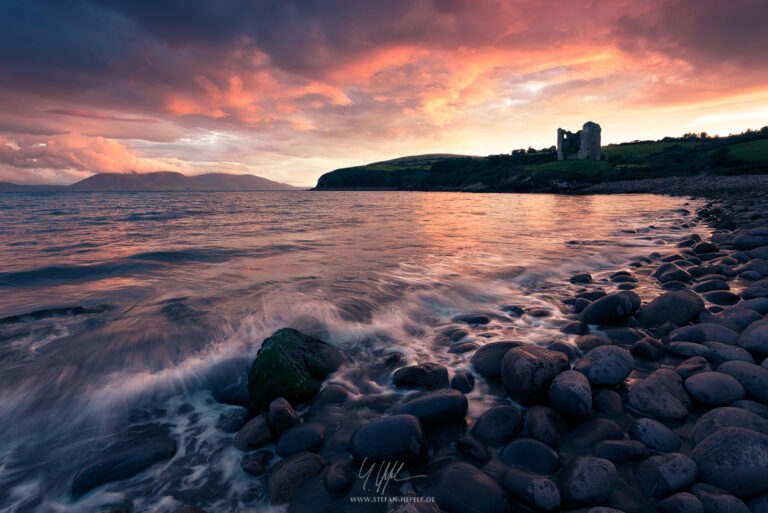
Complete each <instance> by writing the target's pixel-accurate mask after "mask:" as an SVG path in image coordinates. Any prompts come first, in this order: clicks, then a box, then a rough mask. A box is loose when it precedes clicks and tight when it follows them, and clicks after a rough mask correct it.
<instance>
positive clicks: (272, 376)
mask: <svg viewBox="0 0 768 513" xmlns="http://www.w3.org/2000/svg"><path fill="white" fill-rule="evenodd" d="M348 361H349V357H348V356H347V354H346V353H345V352H344V351H342V350H341V349H339V348H337V347H334V346H332V345H330V344H327V343H325V342H323V341H322V340H319V339H316V338H314V337H310V336H308V335H305V334H303V333H301V332H300V331H297V330H295V329H292V328H283V329H280V330H278V331H276V332H275V333H273V334H272V336H270V337H269V338H267V339H266V340H265V341H264V343H263V344H262V346H261V349H259V352H258V354H257V355H256V360H255V361H254V362H253V365H252V366H251V370H250V371H249V373H248V394H249V396H250V400H251V408H252V409H254V410H257V411H261V410H265V409H266V408H267V407H268V406H269V403H270V402H272V400H274V399H276V398H278V397H284V398H285V399H287V400H288V401H289V402H290V403H291V404H293V405H298V404H300V403H303V402H305V401H308V400H310V399H312V398H313V397H314V396H315V395H316V394H317V392H318V391H319V390H320V385H321V383H322V381H323V380H324V379H325V378H326V377H327V376H328V375H329V374H331V373H332V372H334V371H336V369H338V368H339V366H341V365H342V364H343V363H346V362H348Z"/></svg>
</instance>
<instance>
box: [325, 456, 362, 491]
mask: <svg viewBox="0 0 768 513" xmlns="http://www.w3.org/2000/svg"><path fill="white" fill-rule="evenodd" d="M356 478H357V472H356V471H355V468H354V466H353V465H352V462H351V461H350V460H348V459H342V460H336V461H334V462H332V463H330V464H329V465H328V466H326V467H325V469H324V470H323V486H325V489H326V490H327V491H328V493H330V494H331V495H340V494H342V493H345V492H346V491H347V490H349V489H350V488H352V485H354V484H355V479H356Z"/></svg>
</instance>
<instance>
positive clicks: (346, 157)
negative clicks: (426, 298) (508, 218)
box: [0, 0, 768, 185]
mask: <svg viewBox="0 0 768 513" xmlns="http://www.w3.org/2000/svg"><path fill="white" fill-rule="evenodd" d="M766 21H768V2H766V1H765V0H729V1H727V2H725V1H722V0H644V1H631V2H630V1H621V0H591V1H579V0H570V1H568V2H563V1H560V0H558V1H550V0H506V1H504V0H386V1H379V0H375V1H374V0H371V1H366V0H300V1H299V0H177V1H169V0H130V1H124V0H68V1H61V0H49V1H45V0H0V181H11V182H15V183H58V184H67V183H73V182H76V181H78V180H80V179H83V178H85V177H87V176H89V175H91V174H93V173H97V172H151V171H179V172H182V173H185V174H197V173H205V172H231V173H251V174H255V175H259V176H263V177H266V178H269V179H273V180H277V181H281V182H286V183H290V184H293V185H314V184H315V183H316V181H317V178H318V177H319V176H320V175H321V174H322V173H324V172H327V171H330V170H332V169H336V168H340V167H346V166H352V165H359V164H363V163H367V162H374V161H380V160H386V159H389V158H395V157H400V156H404V155H416V154H423V153H458V154H469V155H488V154H498V153H508V152H510V151H511V150H513V149H516V148H527V147H529V146H533V147H535V148H542V147H549V146H551V145H554V144H555V135H556V130H557V128H558V127H563V128H565V129H568V130H577V129H579V128H580V127H581V125H582V124H583V123H584V122H586V121H589V120H591V121H595V122H597V123H600V125H601V126H602V128H603V130H602V134H603V144H606V143H612V142H624V141H631V140H636V139H657V138H661V137H664V136H667V135H672V136H679V135H682V134H684V133H687V132H701V131H706V132H708V133H709V134H721V135H727V134H728V133H738V132H741V131H743V130H745V129H747V128H760V127H762V126H765V125H768V54H767V53H766V48H768V30H765V23H766Z"/></svg>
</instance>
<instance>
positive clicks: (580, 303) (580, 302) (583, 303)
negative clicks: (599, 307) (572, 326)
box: [573, 297, 592, 322]
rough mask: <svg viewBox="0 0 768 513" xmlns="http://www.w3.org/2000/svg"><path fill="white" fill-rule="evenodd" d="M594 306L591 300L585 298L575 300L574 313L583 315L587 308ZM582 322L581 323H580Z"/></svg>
mask: <svg viewBox="0 0 768 513" xmlns="http://www.w3.org/2000/svg"><path fill="white" fill-rule="evenodd" d="M591 304H592V301H590V300H589V299H584V298H583V297H578V298H576V299H574V301H573V311H574V313H581V312H583V311H584V309H585V308H586V307H588V306H589V305H591ZM579 322H581V321H579Z"/></svg>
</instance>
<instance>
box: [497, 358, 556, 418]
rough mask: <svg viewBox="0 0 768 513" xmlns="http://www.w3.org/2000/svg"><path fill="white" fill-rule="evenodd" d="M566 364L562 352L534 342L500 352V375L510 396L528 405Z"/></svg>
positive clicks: (538, 398)
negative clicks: (503, 352) (532, 344)
mask: <svg viewBox="0 0 768 513" xmlns="http://www.w3.org/2000/svg"><path fill="white" fill-rule="evenodd" d="M568 365H569V364H568V358H567V357H566V356H565V355H564V354H563V353H560V352H557V351H550V350H549V349H544V348H541V347H536V346H521V347H515V348H513V349H510V350H509V351H507V354H505V355H504V359H503V360H502V363H501V378H502V381H503V383H504V388H505V389H506V391H507V394H509V396H510V397H511V398H512V399H513V400H515V401H518V402H520V403H521V404H523V405H525V406H530V405H532V404H535V403H537V402H541V401H542V400H543V399H545V398H546V397H547V393H548V391H549V385H550V383H551V382H552V380H553V379H555V376H557V375H558V374H560V373H561V372H563V371H564V370H567V369H568Z"/></svg>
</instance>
